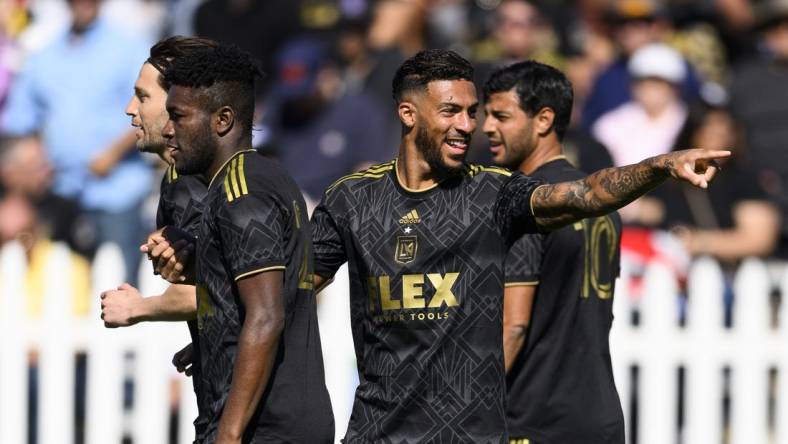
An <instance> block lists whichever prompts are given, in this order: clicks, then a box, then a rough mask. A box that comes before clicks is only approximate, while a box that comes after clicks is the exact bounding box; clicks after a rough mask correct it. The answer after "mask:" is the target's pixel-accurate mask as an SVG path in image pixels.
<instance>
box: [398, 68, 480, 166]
mask: <svg viewBox="0 0 788 444" xmlns="http://www.w3.org/2000/svg"><path fill="white" fill-rule="evenodd" d="M412 103H413V105H414V107H415V113H414V114H415V115H414V125H413V130H414V131H416V140H415V141H416V146H417V147H418V149H419V152H420V153H421V154H422V156H423V157H424V160H426V161H427V163H428V164H429V165H430V168H431V169H432V170H433V171H435V172H437V173H444V174H445V173H449V174H453V173H457V172H459V171H461V170H462V167H463V163H464V161H465V156H466V155H467V154H468V146H469V144H470V140H471V135H472V134H473V131H474V130H475V129H476V108H477V107H478V106H479V102H478V101H477V100H476V88H475V87H474V85H473V83H472V82H470V81H468V80H439V81H434V82H430V83H429V84H427V91H426V92H420V93H414V94H413V98H412Z"/></svg>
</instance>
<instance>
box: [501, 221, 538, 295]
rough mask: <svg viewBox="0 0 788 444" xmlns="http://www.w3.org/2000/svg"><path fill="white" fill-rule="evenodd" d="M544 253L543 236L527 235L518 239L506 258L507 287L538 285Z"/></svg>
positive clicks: (505, 274)
mask: <svg viewBox="0 0 788 444" xmlns="http://www.w3.org/2000/svg"><path fill="white" fill-rule="evenodd" d="M543 251H544V235H543V234H526V235H525V236H523V237H521V238H520V239H517V241H515V242H514V244H513V245H512V247H511V248H510V249H509V253H508V254H507V256H506V264H505V267H504V271H505V273H504V276H505V283H506V286H507V287H514V286H518V285H536V284H538V283H539V277H540V274H541V273H540V269H541V264H542V255H543Z"/></svg>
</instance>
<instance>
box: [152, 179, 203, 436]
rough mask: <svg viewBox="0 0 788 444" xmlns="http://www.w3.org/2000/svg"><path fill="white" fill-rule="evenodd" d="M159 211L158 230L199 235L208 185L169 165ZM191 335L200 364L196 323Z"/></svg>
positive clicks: (199, 424)
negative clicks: (182, 174)
mask: <svg viewBox="0 0 788 444" xmlns="http://www.w3.org/2000/svg"><path fill="white" fill-rule="evenodd" d="M159 191H160V194H159V208H158V211H156V228H163V227H166V226H173V227H177V228H180V229H181V230H184V231H186V232H188V233H189V234H191V235H192V236H195V237H196V236H197V235H198V231H199V229H200V219H201V217H202V211H203V199H204V198H205V193H206V192H207V191H208V185H207V182H206V181H205V179H204V178H203V177H202V176H201V175H194V176H181V175H179V174H178V173H177V172H176V171H175V167H173V166H170V167H168V168H167V171H165V173H164V177H163V178H162V179H161V188H160V189H159ZM186 324H187V325H188V326H189V335H190V336H191V339H192V346H193V347H194V362H200V361H199V346H198V341H199V338H198V335H197V321H196V320H194V321H187V322H186ZM199 367H200V366H199V365H194V366H192V372H193V378H192V384H193V385H194V394H195V396H196V398H197V413H198V415H197V418H196V419H195V421H194V426H195V429H196V432H197V433H198V434H199V433H200V432H201V431H202V430H203V429H204V428H205V415H204V413H203V412H204V411H205V401H204V399H203V396H202V393H201V391H200V387H199V385H198V381H199V380H200V368H199Z"/></svg>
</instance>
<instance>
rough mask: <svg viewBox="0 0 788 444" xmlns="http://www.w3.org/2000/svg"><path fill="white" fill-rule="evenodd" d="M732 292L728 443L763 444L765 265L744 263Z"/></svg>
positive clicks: (765, 435)
mask: <svg viewBox="0 0 788 444" xmlns="http://www.w3.org/2000/svg"><path fill="white" fill-rule="evenodd" d="M734 291H735V295H736V296H735V297H736V301H735V303H734V316H733V328H734V332H735V334H736V345H735V347H736V349H735V350H733V353H732V354H731V358H732V362H733V363H734V365H733V371H732V378H731V379H732V382H733V384H732V390H731V391H732V415H731V420H732V424H731V432H732V433H731V443H732V444H748V443H766V442H768V433H767V411H768V403H767V399H768V398H767V393H768V368H769V361H768V358H767V356H766V353H765V351H766V349H765V347H764V345H765V343H766V342H767V341H768V337H769V323H770V318H769V313H770V306H769V275H768V273H767V271H766V267H765V266H764V264H763V263H762V262H761V261H759V260H756V259H747V260H746V261H744V263H742V265H741V266H740V267H739V270H738V273H737V274H736V279H735V282H734Z"/></svg>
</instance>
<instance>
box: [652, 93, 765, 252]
mask: <svg viewBox="0 0 788 444" xmlns="http://www.w3.org/2000/svg"><path fill="white" fill-rule="evenodd" d="M738 135H739V131H738V130H737V128H736V124H735V122H734V120H733V117H732V116H731V115H730V113H729V112H728V111H727V110H725V109H722V108H708V107H702V108H698V109H693V111H692V112H691V113H690V115H689V117H688V118H687V121H686V123H685V125H684V128H683V130H682V132H681V135H680V136H679V137H678V139H677V142H676V145H675V146H676V147H677V148H678V147H687V146H692V147H696V148H704V149H708V150H721V149H731V147H736V148H735V149H738V150H739V151H738V154H743V152H742V151H741V143H740V140H739V137H738ZM722 168H723V170H724V171H725V174H721V175H720V176H719V177H717V178H716V180H715V181H714V186H713V187H710V188H709V189H708V190H707V191H706V192H703V193H696V192H694V191H691V190H689V189H687V188H685V187H682V186H673V185H675V184H673V183H671V184H669V185H668V186H666V187H663V188H660V189H658V190H655V191H654V192H653V193H652V197H654V198H656V199H658V200H659V201H660V202H661V203H662V205H663V206H664V214H665V216H664V219H663V221H662V223H660V226H661V227H662V228H672V229H674V232H675V233H676V234H678V235H679V237H680V238H681V240H682V242H683V243H684V245H685V247H686V248H687V251H688V252H689V253H690V254H691V255H693V256H699V255H710V256H714V257H715V258H716V259H717V260H720V261H722V262H724V263H727V264H729V265H732V264H736V263H737V262H738V261H739V260H741V259H744V258H746V257H748V256H762V257H763V256H767V255H769V254H770V253H771V252H772V251H773V250H774V248H775V246H776V244H777V239H778V234H779V227H780V217H779V213H778V211H777V209H776V208H775V206H774V205H773V204H772V203H771V202H769V200H768V198H767V196H766V193H765V192H764V190H763V188H762V187H761V186H760V185H759V181H758V178H757V176H756V174H755V172H754V171H753V170H752V169H751V168H750V167H749V165H748V164H747V162H746V160H745V156H742V155H736V156H734V157H732V158H730V159H726V161H725V162H722Z"/></svg>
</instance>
